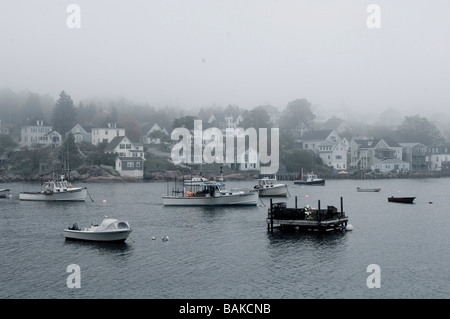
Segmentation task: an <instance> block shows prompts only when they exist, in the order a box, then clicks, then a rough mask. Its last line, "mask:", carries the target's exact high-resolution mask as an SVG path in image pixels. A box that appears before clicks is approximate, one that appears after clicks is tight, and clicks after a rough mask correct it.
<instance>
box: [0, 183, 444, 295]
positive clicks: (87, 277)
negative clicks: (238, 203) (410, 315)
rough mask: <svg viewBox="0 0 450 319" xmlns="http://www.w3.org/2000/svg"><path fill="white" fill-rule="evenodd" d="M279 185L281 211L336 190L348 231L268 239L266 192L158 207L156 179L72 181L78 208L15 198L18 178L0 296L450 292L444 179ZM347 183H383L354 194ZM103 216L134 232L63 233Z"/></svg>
mask: <svg viewBox="0 0 450 319" xmlns="http://www.w3.org/2000/svg"><path fill="white" fill-rule="evenodd" d="M287 183H288V184H289V192H290V195H291V197H289V198H287V199H284V200H280V199H277V200H276V201H287V202H288V206H290V207H294V203H295V199H294V198H295V196H297V197H298V205H299V206H304V205H306V204H309V205H310V206H314V207H316V206H317V202H318V200H320V202H321V206H322V207H325V206H327V205H334V206H336V207H338V208H340V197H341V196H342V197H343V198H344V211H345V212H346V214H347V215H348V216H349V223H350V224H351V225H353V227H354V229H353V231H348V232H338V233H300V232H298V231H296V230H291V231H284V230H283V231H280V230H275V231H274V233H273V234H271V233H269V232H268V231H267V226H266V222H265V219H266V216H267V208H268V206H269V200H268V199H263V202H264V203H265V205H266V206H263V204H262V203H261V204H260V205H258V206H257V207H245V208H238V207H234V208H223V207H220V208H219V207H217V208H185V207H170V208H169V207H163V206H162V201H161V196H162V195H163V194H165V193H166V189H167V187H166V184H165V183H160V184H159V183H136V184H116V183H111V184H104V183H81V184H78V185H81V186H86V187H87V188H88V192H89V194H90V196H91V197H92V199H93V200H94V201H91V200H90V198H89V197H88V199H87V201H86V202H85V203H39V202H21V201H19V200H18V193H19V192H20V191H22V190H23V189H24V185H23V184H22V183H12V184H1V186H0V187H2V188H11V190H12V191H11V194H12V195H13V198H11V199H0V207H1V210H0V236H1V238H0V239H1V240H0V256H1V263H0V298H24V299H28V298H151V299H159V298H164V299H166V298H171V299H174V298H175V299H178V298H182V299H203V298H225V299H228V298H233V299H235V298H250V299H267V298H268V299H283V298H289V299H301V298H326V299H336V298H370V299H372V298H373V299H375V298H376V299H379V298H448V297H449V296H450V254H449V248H450V208H449V207H450V197H449V196H448V194H449V193H448V192H449V190H450V179H444V178H442V179H421V180H376V181H373V180H364V181H355V180H339V181H334V180H328V181H327V183H326V186H299V185H294V184H293V182H287ZM253 185H255V182H252V181H250V182H227V187H249V186H250V187H252V186H253ZM357 186H360V187H371V188H372V187H378V186H381V187H382V190H381V192H379V193H358V192H356V187H357ZM30 188H33V185H32V186H30ZM30 188H28V187H27V189H30ZM37 188H38V185H34V189H37ZM391 195H404V196H416V200H415V204H413V205H408V204H397V203H388V201H387V197H388V196H391ZM104 200H106V202H104ZM105 215H107V216H109V217H114V218H118V219H125V220H127V221H129V223H130V225H131V227H132V228H134V231H133V232H132V233H131V236H130V238H129V239H127V241H126V242H125V243H124V244H122V245H114V244H113V245H111V244H98V243H86V242H72V241H65V240H64V237H63V232H62V231H63V229H64V228H66V227H67V226H70V225H72V224H73V223H74V222H78V225H79V226H88V225H89V224H90V223H99V222H101V220H102V219H103V217H104V216H105ZM163 236H169V240H168V241H162V237H163ZM152 237H155V238H156V239H155V240H152ZM71 264H77V265H79V267H80V270H81V288H72V289H70V288H68V287H67V284H66V283H67V278H68V277H69V275H70V273H68V272H67V266H68V265H71ZM371 264H376V265H378V266H379V267H380V270H381V272H380V274H381V276H380V279H381V281H380V282H381V286H380V288H369V287H368V286H367V279H368V277H369V276H370V275H371V273H370V272H367V267H368V266H369V265H371Z"/></svg>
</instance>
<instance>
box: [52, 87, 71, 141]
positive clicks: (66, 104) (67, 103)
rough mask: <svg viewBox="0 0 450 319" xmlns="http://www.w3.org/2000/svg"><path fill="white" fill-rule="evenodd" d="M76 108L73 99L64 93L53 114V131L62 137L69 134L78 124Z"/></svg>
mask: <svg viewBox="0 0 450 319" xmlns="http://www.w3.org/2000/svg"><path fill="white" fill-rule="evenodd" d="M76 113H77V112H76V108H75V106H74V105H73V101H72V98H71V97H70V95H67V94H66V92H64V91H62V92H61V93H60V94H59V98H58V100H57V101H56V105H55V108H54V109H53V114H52V122H53V123H52V124H53V129H54V130H56V131H58V132H59V133H60V134H61V135H65V134H66V133H67V132H69V131H70V130H71V129H72V128H73V127H74V126H75V124H76V123H77V118H76Z"/></svg>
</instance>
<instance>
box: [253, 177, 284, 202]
mask: <svg viewBox="0 0 450 319" xmlns="http://www.w3.org/2000/svg"><path fill="white" fill-rule="evenodd" d="M254 190H256V191H257V192H258V193H259V196H261V197H263V196H266V197H268V196H270V197H287V195H288V187H287V185H286V184H283V183H277V180H276V178H268V177H264V178H260V179H258V185H255V187H254Z"/></svg>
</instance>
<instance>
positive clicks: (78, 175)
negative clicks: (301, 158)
mask: <svg viewBox="0 0 450 319" xmlns="http://www.w3.org/2000/svg"><path fill="white" fill-rule="evenodd" d="M190 175H191V174H186V172H185V171H182V170H180V171H164V172H145V174H144V178H134V177H127V176H120V174H119V173H118V172H117V171H116V170H114V169H112V168H107V167H103V166H89V167H83V168H81V169H79V170H73V171H71V172H70V175H69V176H68V179H69V180H70V181H72V182H86V183H89V182H95V183H146V182H166V181H175V180H179V181H181V180H182V179H183V178H184V177H187V176H190ZM194 175H195V174H194ZM204 177H206V178H208V179H212V177H217V175H216V176H212V175H211V176H210V175H208V174H206V175H204ZM322 177H323V178H325V179H326V180H336V179H358V180H360V179H418V178H440V177H449V175H448V174H442V173H441V174H437V173H431V172H428V173H425V172H424V173H409V174H378V175H374V174H365V175H364V176H360V175H357V176H356V175H337V174H334V175H330V174H322ZM51 178H52V174H51V173H50V174H46V175H41V174H33V175H29V176H24V175H22V174H12V173H3V174H0V183H13V182H42V181H44V180H47V179H51ZM223 178H224V179H225V180H226V181H250V180H256V179H258V178H260V176H259V174H257V173H255V172H242V173H229V174H224V175H223ZM277 178H278V180H280V181H292V180H295V179H296V174H279V176H278V177H277Z"/></svg>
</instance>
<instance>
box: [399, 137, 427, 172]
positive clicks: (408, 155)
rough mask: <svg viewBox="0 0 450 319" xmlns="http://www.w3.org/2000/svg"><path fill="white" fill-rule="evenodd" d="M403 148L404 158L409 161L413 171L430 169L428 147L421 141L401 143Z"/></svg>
mask: <svg viewBox="0 0 450 319" xmlns="http://www.w3.org/2000/svg"><path fill="white" fill-rule="evenodd" d="M399 145H400V146H401V147H402V148H403V160H404V161H406V162H408V163H409V166H410V168H411V171H414V172H424V171H427V170H428V162H427V147H426V146H425V145H423V144H421V143H399Z"/></svg>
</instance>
